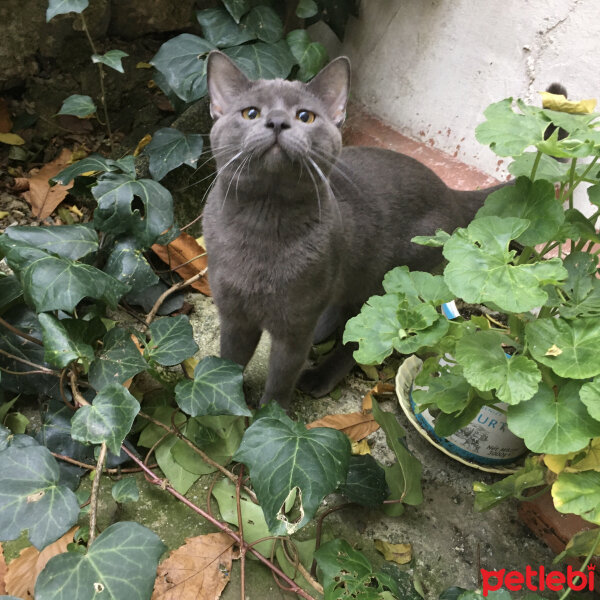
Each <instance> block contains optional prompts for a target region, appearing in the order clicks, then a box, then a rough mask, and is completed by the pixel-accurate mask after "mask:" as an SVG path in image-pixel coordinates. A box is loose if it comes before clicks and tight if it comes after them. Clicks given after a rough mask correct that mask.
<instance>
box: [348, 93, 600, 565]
mask: <svg viewBox="0 0 600 600" xmlns="http://www.w3.org/2000/svg"><path fill="white" fill-rule="evenodd" d="M485 116H486V121H485V122H484V123H482V124H481V125H479V126H478V128H477V130H476V136H477V139H478V140H479V141H480V142H482V143H484V144H488V145H489V146H490V148H491V149H492V150H493V151H494V152H495V153H496V154H497V155H498V156H502V157H512V158H513V161H512V162H511V164H510V165H509V171H510V173H512V174H513V175H514V176H515V177H516V181H515V182H514V185H508V186H505V187H503V188H501V189H499V190H497V191H495V192H493V193H492V194H490V195H489V196H488V197H487V199H486V200H485V203H484V205H483V206H482V208H481V209H480V210H479V212H478V213H477V215H476V217H475V219H474V220H473V221H472V222H471V223H470V224H469V225H468V227H466V228H460V229H457V230H456V231H454V232H444V231H437V232H436V234H435V235H431V236H419V237H416V238H414V239H413V242H415V243H418V244H422V245H427V246H434V247H440V248H442V251H443V255H444V258H445V259H446V261H447V264H446V267H445V269H444V271H443V275H435V276H434V275H430V274H428V273H420V272H410V271H409V270H408V269H407V268H406V267H398V268H396V269H394V270H392V271H390V272H389V273H387V275H386V277H385V280H384V288H385V292H386V293H385V295H383V296H375V297H372V298H370V299H369V300H368V301H367V303H366V304H365V306H364V307H363V309H362V311H361V313H360V314H359V315H358V316H356V317H355V318H353V319H351V320H350V321H349V322H348V324H347V326H346V330H345V334H344V341H345V342H349V341H354V342H358V343H359V349H358V351H357V352H356V354H355V357H356V359H357V360H358V361H359V362H362V363H366V364H377V363H379V362H381V361H382V360H383V359H384V358H386V357H387V356H389V355H390V354H391V353H392V352H393V351H394V350H396V351H398V352H401V353H403V354H408V353H416V354H417V355H419V356H421V357H422V358H423V359H424V364H423V369H422V371H421V373H420V374H419V375H418V376H417V378H416V380H415V389H414V390H413V392H412V397H413V400H414V402H415V404H416V407H417V410H418V411H421V410H424V409H426V408H434V409H436V410H438V411H440V414H441V418H440V419H438V422H437V424H436V432H437V433H438V434H439V435H441V436H442V437H443V436H447V435H449V434H451V433H453V432H455V431H456V430H458V429H460V428H461V427H464V426H465V425H466V424H468V423H469V422H470V421H471V420H472V419H473V418H474V417H475V416H476V415H477V413H478V412H479V410H480V408H481V407H482V406H483V405H491V406H494V405H496V404H497V403H498V402H504V403H506V404H507V405H508V409H507V411H506V412H507V420H508V427H509V429H510V430H511V431H512V432H513V433H515V434H516V435H517V436H519V437H521V438H523V440H524V442H525V444H526V446H527V448H528V449H529V450H531V452H533V453H537V454H542V455H544V460H545V462H544V460H542V459H541V458H540V457H539V456H538V458H530V459H528V460H527V461H526V463H525V466H524V467H523V468H522V469H521V470H520V471H518V472H517V473H516V474H514V475H511V476H510V477H508V478H506V479H505V480H503V481H501V482H498V483H496V484H494V485H491V486H490V485H485V484H478V485H477V486H476V488H475V491H476V501H475V505H476V508H477V509H480V510H483V509H487V508H490V507H491V506H494V505H496V504H497V503H498V502H500V501H501V500H502V499H504V498H507V497H510V496H517V497H520V498H523V492H524V490H526V489H529V488H535V487H539V486H546V488H547V487H550V488H551V492H552V497H553V499H554V505H555V507H556V508H557V510H559V511H560V512H564V513H575V514H577V515H580V516H581V517H583V518H584V519H585V520H587V521H589V522H590V523H593V524H596V525H600V511H599V510H598V507H599V506H600V476H599V473H598V469H599V468H600V462H599V461H598V447H599V445H598V444H599V442H600V360H598V348H599V347H600V279H598V254H600V247H599V246H598V243H600V236H599V235H598V233H597V232H596V228H595V224H596V221H597V219H598V217H599V215H600V166H599V165H598V159H599V158H600V120H599V117H600V115H598V114H567V113H563V112H557V111H554V110H549V109H544V108H539V107H536V106H531V105H527V104H525V103H523V102H521V101H517V102H516V103H514V102H513V100H512V99H511V98H508V99H506V100H503V101H501V102H497V103H495V104H492V105H491V106H489V107H488V109H487V110H486V111H485ZM552 126H554V127H552ZM550 131H553V133H552V134H551V135H549V133H550ZM560 131H562V132H564V133H563V134H561V135H559V132H560ZM546 132H548V134H547V133H546ZM531 147H533V148H534V149H533V150H530V148H531ZM557 159H560V160H557ZM584 184H586V185H587V196H588V198H589V200H590V203H591V205H592V206H593V208H594V210H593V212H592V214H591V215H585V214H584V213H582V212H581V211H580V210H579V209H578V208H576V207H575V205H574V200H573V198H574V193H575V191H576V190H577V189H578V188H580V187H582V186H583V185H584ZM454 298H461V299H462V300H464V301H465V302H467V303H472V304H479V305H482V306H484V307H487V308H488V309H490V310H491V311H492V314H496V313H500V314H501V315H503V316H496V318H493V319H491V320H490V319H488V318H486V317H485V316H472V317H471V318H458V319H455V320H453V321H448V320H447V319H446V318H445V317H444V316H443V315H442V314H441V313H440V311H439V305H440V304H442V303H444V302H449V301H451V300H452V299H454ZM488 312H489V311H488ZM441 358H444V363H445V364H443V366H441V365H440V359H441ZM546 464H549V465H551V469H548V468H547V467H546ZM597 533H598V532H597V530H596V531H595V532H594V534H590V533H589V532H585V533H583V534H578V535H577V536H576V537H575V538H574V540H573V541H572V543H571V544H570V545H569V548H568V551H567V554H583V555H585V554H589V553H591V552H597V550H595V548H597V546H598V541H599V539H598V535H597ZM584 538H585V543H584V542H582V540H583V539H584Z"/></svg>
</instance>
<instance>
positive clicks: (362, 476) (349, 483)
mask: <svg viewBox="0 0 600 600" xmlns="http://www.w3.org/2000/svg"><path fill="white" fill-rule="evenodd" d="M340 492H341V493H342V494H343V495H344V496H346V498H348V500H350V502H356V503H357V504H360V505H361V506H370V507H375V506H379V505H380V504H383V501H384V500H385V499H386V498H387V497H388V495H389V493H390V490H389V489H388V486H387V483H386V481H385V471H384V470H383V469H382V468H381V467H380V466H379V464H378V463H377V461H376V460H375V459H374V458H373V457H372V456H371V455H370V454H365V455H362V456H351V457H350V463H349V467H348V476H347V477H346V483H344V484H343V485H341V486H340Z"/></svg>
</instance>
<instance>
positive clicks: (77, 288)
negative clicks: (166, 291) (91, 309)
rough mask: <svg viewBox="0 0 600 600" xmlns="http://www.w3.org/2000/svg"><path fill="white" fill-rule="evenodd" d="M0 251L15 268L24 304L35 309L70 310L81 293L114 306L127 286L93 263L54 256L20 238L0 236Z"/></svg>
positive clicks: (42, 310)
mask: <svg viewBox="0 0 600 600" xmlns="http://www.w3.org/2000/svg"><path fill="white" fill-rule="evenodd" d="M0 252H4V254H5V255H6V261H7V263H8V265H9V266H10V267H11V268H12V269H13V270H14V271H16V272H17V274H18V275H19V278H20V279H21V285H22V286H23V293H24V296H25V300H26V302H27V303H28V304H30V305H33V306H34V307H35V309H36V311H37V312H47V311H51V310H64V311H66V312H69V313H70V312H72V311H73V309H74V308H75V306H77V304H78V303H79V302H80V301H81V300H82V299H83V298H85V297H90V298H95V299H97V300H103V301H104V302H106V303H107V304H108V305H109V306H111V307H112V308H115V307H116V305H117V302H118V301H119V298H120V297H121V296H122V295H123V294H124V293H125V292H127V291H128V287H127V286H126V285H124V284H122V283H121V282H119V281H117V280H116V279H114V278H113V277H111V276H110V275H107V274H106V273H103V272H102V271H100V270H99V269H96V268H95V267H91V266H90V265H86V264H83V263H80V262H76V261H73V260H70V259H66V258H58V257H55V256H51V255H50V254H48V253H46V252H44V251H43V250H39V249H37V248H32V247H31V246H28V245H26V244H24V243H23V242H17V241H15V240H11V239H10V238H8V237H6V236H0Z"/></svg>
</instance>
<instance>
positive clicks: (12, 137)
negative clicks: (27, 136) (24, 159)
mask: <svg viewBox="0 0 600 600" xmlns="http://www.w3.org/2000/svg"><path fill="white" fill-rule="evenodd" d="M0 142H2V143H3V144H8V145H9V146H22V145H23V144H24V143H25V140H24V139H23V138H22V137H21V136H20V135H17V134H16V133H0Z"/></svg>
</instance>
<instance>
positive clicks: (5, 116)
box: [0, 98, 13, 133]
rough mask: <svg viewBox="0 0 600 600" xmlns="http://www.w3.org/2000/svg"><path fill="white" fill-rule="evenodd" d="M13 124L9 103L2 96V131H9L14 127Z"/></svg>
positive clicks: (0, 113) (0, 110) (0, 127)
mask: <svg viewBox="0 0 600 600" xmlns="http://www.w3.org/2000/svg"><path fill="white" fill-rule="evenodd" d="M12 126H13V124H12V119H11V118H10V113H9V112H8V104H7V103H6V100H5V99H4V98H0V133H8V132H9V131H10V130H11V129H12Z"/></svg>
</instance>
